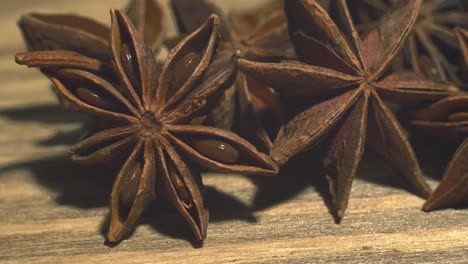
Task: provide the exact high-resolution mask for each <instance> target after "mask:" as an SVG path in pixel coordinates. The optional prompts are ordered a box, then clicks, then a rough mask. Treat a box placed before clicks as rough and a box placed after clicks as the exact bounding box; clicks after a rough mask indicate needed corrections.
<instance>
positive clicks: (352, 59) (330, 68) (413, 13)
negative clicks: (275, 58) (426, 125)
mask: <svg viewBox="0 0 468 264" xmlns="http://www.w3.org/2000/svg"><path fill="white" fill-rule="evenodd" d="M421 2H422V1H421V0H419V1H402V2H401V4H400V5H399V6H398V8H396V9H395V10H394V11H393V12H392V13H391V14H389V15H388V16H387V17H385V18H383V19H382V20H381V22H380V23H379V24H378V25H377V26H376V27H375V28H373V29H372V30H370V31H369V32H368V33H367V34H366V35H365V36H364V37H363V38H362V39H361V38H360V37H359V35H358V34H357V32H356V29H355V26H354V24H353V22H352V19H351V17H350V13H349V10H348V6H347V2H346V1H344V0H341V1H337V3H336V5H335V6H334V8H336V9H333V10H331V11H330V14H335V15H337V17H336V18H335V17H331V16H329V15H328V13H327V12H326V10H325V9H324V8H322V6H321V5H320V4H318V3H317V2H316V1H313V0H290V1H286V2H285V10H286V15H287V18H288V24H289V34H290V37H291V40H292V42H293V43H294V47H295V49H296V53H297V55H298V57H299V59H300V61H283V62H281V63H261V62H252V61H248V60H243V59H242V60H240V61H239V64H240V67H241V70H242V71H243V72H244V73H245V74H247V75H249V76H250V77H252V78H255V79H257V80H258V81H261V82H263V83H265V84H266V85H268V86H271V87H272V88H274V89H275V90H276V91H277V92H278V93H280V95H285V96H300V97H301V98H303V97H309V98H310V100H311V105H312V106H310V108H308V109H306V110H305V111H303V112H300V113H298V114H297V115H295V116H294V117H293V118H291V119H290V120H289V121H288V122H287V123H286V124H285V125H284V126H283V127H282V128H281V130H280V132H279V134H278V136H277V138H276V140H275V141H274V143H273V147H272V150H271V156H272V157H273V159H274V160H276V161H277V163H278V164H279V165H283V164H284V163H286V162H287V161H288V160H289V159H290V158H292V157H293V156H295V155H296V154H298V153H300V152H303V151H307V150H309V149H310V148H311V147H313V146H314V145H315V144H316V143H318V142H319V141H321V139H323V138H325V136H329V137H327V139H329V140H327V144H328V145H327V151H326V157H325V159H324V166H325V169H326V172H327V180H328V182H329V185H330V191H331V194H332V196H333V202H334V205H335V207H336V210H337V216H338V217H340V218H341V217H343V215H344V211H345V209H346V207H347V204H348V199H349V195H350V190H351V185H352V182H353V178H354V176H355V174H356V171H357V168H358V166H359V163H360V161H361V158H362V155H363V152H364V149H365V147H364V146H365V145H366V144H367V145H368V146H369V147H370V148H372V149H373V150H374V151H376V152H377V153H378V154H380V155H381V156H382V158H383V159H384V160H386V161H387V162H388V163H389V164H390V165H392V166H393V167H394V168H395V169H396V171H397V172H398V173H399V174H400V175H402V176H403V177H404V178H406V182H407V184H408V185H409V187H410V189H412V190H413V191H414V192H415V193H417V194H418V195H420V196H423V197H428V196H429V195H430V192H431V190H430V188H429V186H428V185H427V184H426V182H425V180H424V176H423V173H422V171H421V169H420V166H419V164H418V161H417V160H416V156H415V153H414V151H413V149H412V147H411V145H410V143H409V141H408V139H407V137H406V134H405V132H404V130H403V129H402V127H401V126H400V124H399V123H398V121H397V119H396V117H395V116H394V114H393V113H392V111H391V110H390V108H389V107H388V106H387V105H386V104H385V103H384V100H389V101H392V102H395V103H399V104H411V105H416V104H419V103H422V102H431V101H435V100H438V99H441V98H444V97H446V96H447V95H448V94H449V93H450V91H452V90H453V91H457V88H456V87H452V86H449V85H445V84H436V83H432V82H429V81H426V80H422V79H419V78H417V77H416V76H415V75H414V74H411V73H393V74H391V75H387V76H385V72H386V71H385V70H386V69H387V67H388V65H389V64H390V63H391V62H392V60H393V58H394V57H395V56H396V55H397V54H398V52H399V50H400V49H401V48H402V47H403V45H404V43H405V40H406V38H407V36H408V34H409V33H410V32H411V29H412V27H413V24H414V22H415V21H416V17H417V15H418V11H419V7H420V5H421ZM315 102H318V103H315Z"/></svg>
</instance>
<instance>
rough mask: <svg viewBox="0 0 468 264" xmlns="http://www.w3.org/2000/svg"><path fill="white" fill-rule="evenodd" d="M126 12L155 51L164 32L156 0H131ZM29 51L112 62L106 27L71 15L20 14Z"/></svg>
mask: <svg viewBox="0 0 468 264" xmlns="http://www.w3.org/2000/svg"><path fill="white" fill-rule="evenodd" d="M126 13H127V15H128V16H129V18H130V20H131V21H132V23H133V24H134V25H135V27H136V28H137V31H138V32H139V33H140V35H142V36H143V39H144V41H145V43H146V44H147V45H148V46H150V47H151V48H152V49H153V50H154V51H156V50H157V49H158V48H159V47H160V46H161V43H162V40H163V37H164V35H165V31H166V13H165V12H164V11H163V8H162V7H161V6H160V5H159V4H158V2H156V1H155V0H130V1H129V3H128V5H127V8H126ZM18 26H19V27H20V29H21V31H22V33H23V37H24V40H25V41H26V45H27V47H28V50H30V51H34V50H69V51H76V52H79V53H81V54H83V55H86V56H88V57H91V58H96V59H100V60H102V61H103V62H106V63H109V64H110V63H111V57H112V54H110V52H109V40H108V39H109V34H110V29H109V27H108V26H106V25H103V24H101V23H99V22H97V21H95V20H93V19H91V18H87V17H82V16H78V15H72V14H38V13H30V14H26V15H23V16H22V17H21V19H20V20H19V21H18Z"/></svg>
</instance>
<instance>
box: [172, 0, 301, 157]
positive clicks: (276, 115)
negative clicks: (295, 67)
mask: <svg viewBox="0 0 468 264" xmlns="http://www.w3.org/2000/svg"><path fill="white" fill-rule="evenodd" d="M171 6H172V8H173V10H174V14H175V15H176V19H177V22H178V26H179V29H180V32H181V33H182V34H184V33H185V32H187V31H190V30H192V29H193V27H195V26H197V25H199V24H200V23H201V22H202V21H203V19H204V17H205V16H206V15H207V14H212V13H213V14H217V15H218V16H219V17H220V20H221V41H220V51H219V52H220V53H227V54H230V53H232V52H233V51H234V50H239V51H240V56H241V57H244V58H249V59H252V60H261V61H267V60H278V59H281V58H292V57H294V50H293V48H292V45H291V43H290V41H289V37H288V34H287V26H286V17H285V15H284V11H283V9H282V6H283V0H275V1H270V2H268V4H267V5H265V6H260V7H258V8H256V9H255V10H254V11H251V12H248V13H246V12H231V13H229V14H227V15H226V14H224V12H222V11H221V9H220V8H219V7H218V6H217V5H216V4H215V3H214V2H212V1H209V0H193V1H185V0H172V1H171ZM234 86H235V87H233V88H231V89H229V90H228V92H227V93H226V95H225V99H224V100H223V101H222V102H221V103H220V105H219V106H218V107H216V109H215V110H214V112H213V113H212V115H211V116H210V117H209V119H208V120H207V121H208V122H210V123H212V124H213V125H215V126H219V127H224V128H230V129H232V130H233V131H236V132H237V133H239V135H241V136H242V137H244V138H246V139H248V140H249V141H250V142H252V143H254V145H256V146H257V147H258V148H259V149H261V150H262V151H269V149H270V147H271V144H272V143H271V139H270V137H271V136H272V135H275V134H276V133H277V131H278V128H279V126H280V125H281V122H282V113H281V105H280V103H279V99H278V95H277V94H276V93H275V92H274V91H272V90H271V89H270V88H269V87H266V86H264V85H261V84H258V83H256V82H255V81H254V80H249V79H248V78H246V77H245V76H243V75H242V74H239V75H238V78H237V80H236V82H235V85H234ZM265 116H268V118H264V117H265Z"/></svg>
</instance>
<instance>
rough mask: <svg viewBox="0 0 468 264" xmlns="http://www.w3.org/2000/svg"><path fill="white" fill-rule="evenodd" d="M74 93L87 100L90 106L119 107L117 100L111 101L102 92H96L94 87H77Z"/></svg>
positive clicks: (108, 108) (109, 108)
mask: <svg viewBox="0 0 468 264" xmlns="http://www.w3.org/2000/svg"><path fill="white" fill-rule="evenodd" d="M76 94H77V95H78V97H79V98H81V99H83V101H85V102H87V103H88V104H90V105H92V106H96V107H99V108H103V109H107V110H111V109H117V108H119V105H118V104H117V102H115V101H113V100H112V99H111V98H110V97H109V96H107V95H105V94H104V93H100V92H98V91H97V90H96V89H90V88H86V87H78V88H77V89H76Z"/></svg>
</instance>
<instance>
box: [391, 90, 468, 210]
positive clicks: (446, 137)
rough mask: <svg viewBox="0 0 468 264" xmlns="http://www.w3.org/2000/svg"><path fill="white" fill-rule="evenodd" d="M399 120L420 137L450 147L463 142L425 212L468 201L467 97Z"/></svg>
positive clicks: (428, 108) (441, 103) (443, 102)
mask: <svg viewBox="0 0 468 264" xmlns="http://www.w3.org/2000/svg"><path fill="white" fill-rule="evenodd" d="M400 116H401V117H402V118H403V119H404V121H405V124H407V126H408V128H409V129H410V130H411V132H413V134H415V135H417V136H419V137H424V138H426V139H427V140H433V139H437V140H442V141H443V142H448V143H450V144H459V143H460V142H462V141H463V140H464V141H463V143H462V144H461V145H460V147H459V148H458V150H457V151H456V152H455V154H454V155H453V158H452V161H451V162H450V163H449V164H448V166H447V168H446V170H445V174H444V177H443V179H442V182H441V183H440V185H439V186H438V187H437V188H436V189H435V190H434V192H433V193H432V194H431V196H430V197H429V199H428V200H427V201H426V203H425V204H424V206H423V210H425V211H431V210H434V209H438V208H443V207H447V206H451V205H455V204H457V203H460V202H463V201H465V200H468V138H467V137H468V94H466V93H464V94H463V93H462V94H458V95H455V96H451V97H448V98H445V99H442V100H440V101H438V102H436V103H433V104H431V105H429V106H425V107H423V108H421V109H418V110H413V111H406V112H403V113H402V114H401V115H400ZM427 140H426V141H427Z"/></svg>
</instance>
